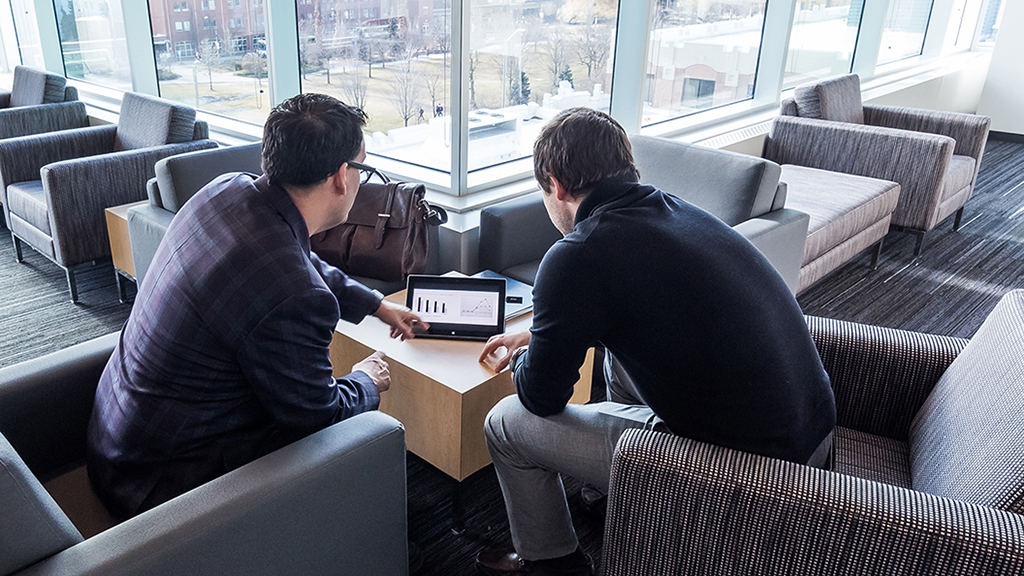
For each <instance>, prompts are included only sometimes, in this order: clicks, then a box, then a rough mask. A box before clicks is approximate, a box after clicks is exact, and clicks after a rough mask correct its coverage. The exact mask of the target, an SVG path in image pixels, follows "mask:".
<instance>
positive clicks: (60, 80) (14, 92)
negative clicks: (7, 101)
mask: <svg viewBox="0 0 1024 576" xmlns="http://www.w3.org/2000/svg"><path fill="white" fill-rule="evenodd" d="M67 82H68V80H67V78H65V77H63V76H58V75H57V74H50V73H49V72H43V71H42V70H34V69H32V68H26V67H25V66H15V67H14V81H13V83H12V85H11V107H12V108H13V107H15V106H38V105H40V104H52V103H54V102H63V101H64V86H65V85H67Z"/></svg>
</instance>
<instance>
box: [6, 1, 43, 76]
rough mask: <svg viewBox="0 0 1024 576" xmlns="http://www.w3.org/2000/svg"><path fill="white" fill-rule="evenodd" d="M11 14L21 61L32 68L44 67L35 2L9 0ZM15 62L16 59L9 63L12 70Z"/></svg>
mask: <svg viewBox="0 0 1024 576" xmlns="http://www.w3.org/2000/svg"><path fill="white" fill-rule="evenodd" d="M11 14H12V15H13V16H14V29H15V32H16V34H17V37H18V50H19V51H20V52H21V63H22V64H24V65H25V66H31V67H32V68H39V69H43V68H45V67H46V66H45V64H44V63H43V47H42V41H41V40H40V39H39V23H38V21H37V19H36V6H35V2H33V0H11ZM16 63H17V60H15V61H14V63H12V64H10V68H11V69H12V70H13V69H14V64H16Z"/></svg>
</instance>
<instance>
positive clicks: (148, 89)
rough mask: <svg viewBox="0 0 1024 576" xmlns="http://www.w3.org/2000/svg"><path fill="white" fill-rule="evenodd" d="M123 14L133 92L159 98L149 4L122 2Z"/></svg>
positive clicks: (123, 0) (131, 1) (130, 1)
mask: <svg viewBox="0 0 1024 576" xmlns="http://www.w3.org/2000/svg"><path fill="white" fill-rule="evenodd" d="M121 13H122V14H123V15H124V22H125V27H124V35H125V41H126V43H127V44H128V67H129V68H131V72H132V90H134V91H135V92H141V93H142V94H150V95H153V96H158V95H159V94H160V87H159V85H158V83H157V76H156V54H155V53H154V50H153V24H152V20H150V17H149V2H138V1H133V0H121ZM143 22H145V24H143Z"/></svg>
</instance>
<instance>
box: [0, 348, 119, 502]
mask: <svg viewBox="0 0 1024 576" xmlns="http://www.w3.org/2000/svg"><path fill="white" fill-rule="evenodd" d="M119 335H120V333H119V332H114V333H112V334H107V335H106V336H101V337H99V338H95V339H93V340H89V341H87V342H83V343H81V344H75V345H74V346H70V347H68V348H65V349H63V350H60V351H57V352H54V353H52V354H47V355H46V356H42V357H40V358H35V359H33V360H28V361H26V362H21V363H19V364H15V365H13V366H8V367H6V368H3V369H2V370H0V432H2V433H3V435H4V436H6V437H7V439H8V440H9V441H10V442H11V445H12V446H14V449H15V450H17V452H18V455H20V456H21V458H22V459H23V460H24V461H25V464H26V465H27V466H28V467H29V469H30V470H32V473H33V474H35V475H36V477H37V478H39V479H40V481H42V482H46V481H47V480H49V479H50V478H51V477H53V476H56V475H58V474H60V473H62V472H65V471H67V469H69V468H71V467H73V466H75V465H77V464H79V463H81V462H82V461H84V459H85V430H86V427H87V426H88V423H89V416H90V415H91V414H92V401H93V397H94V396H95V395H96V385H97V383H99V380H100V374H102V373H103V367H104V366H106V364H107V360H108V359H109V358H110V354H111V353H112V352H113V351H114V347H115V346H117V341H118V336H119Z"/></svg>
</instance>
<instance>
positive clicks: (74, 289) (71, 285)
mask: <svg viewBox="0 0 1024 576" xmlns="http://www.w3.org/2000/svg"><path fill="white" fill-rule="evenodd" d="M64 272H65V273H66V274H67V277H68V290H70V291H71V303H72V304H78V286H77V285H76V284H75V271H74V270H72V269H71V268H66V269H65V270H64Z"/></svg>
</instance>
